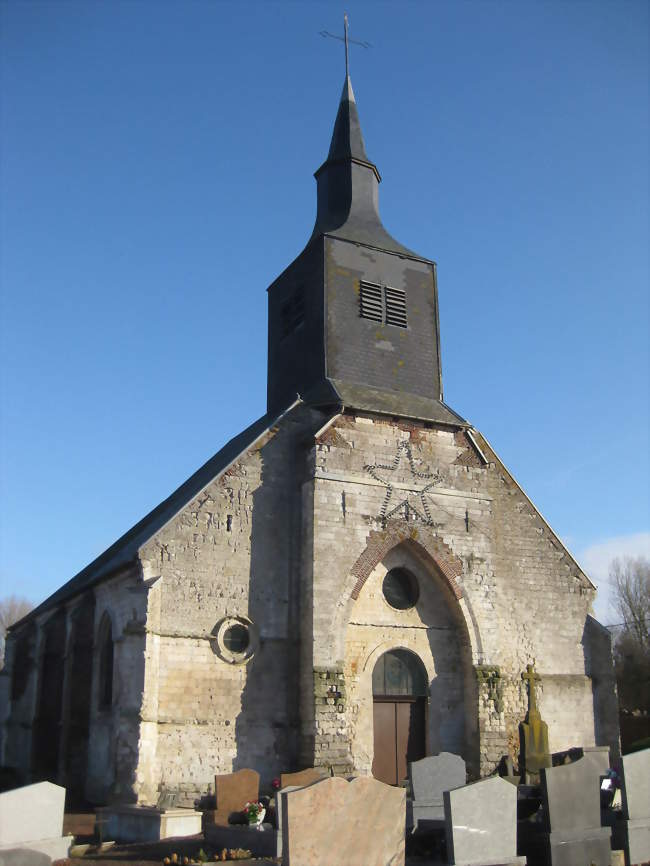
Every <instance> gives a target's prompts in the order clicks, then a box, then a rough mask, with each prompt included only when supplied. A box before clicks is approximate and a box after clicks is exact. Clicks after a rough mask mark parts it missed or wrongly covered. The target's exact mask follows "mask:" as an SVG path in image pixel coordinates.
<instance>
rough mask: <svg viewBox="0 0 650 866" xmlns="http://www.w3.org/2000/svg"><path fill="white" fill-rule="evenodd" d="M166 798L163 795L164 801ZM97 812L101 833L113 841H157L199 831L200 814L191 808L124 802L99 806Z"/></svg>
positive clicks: (189, 834) (190, 834)
mask: <svg viewBox="0 0 650 866" xmlns="http://www.w3.org/2000/svg"><path fill="white" fill-rule="evenodd" d="M168 799H169V798H167V797H165V798H163V802H167V800H168ZM159 802H160V798H159ZM96 812H97V824H98V825H100V826H101V827H102V835H104V836H108V838H109V839H114V840H115V841H116V842H158V841H159V840H160V839H170V838H171V837H172V836H194V835H195V834H196V833H200V832H201V813H200V812H195V811H194V809H183V808H161V807H160V806H139V805H137V804H135V803H124V804H122V805H120V804H116V805H115V806H100V807H99V808H98V809H97V810H96Z"/></svg>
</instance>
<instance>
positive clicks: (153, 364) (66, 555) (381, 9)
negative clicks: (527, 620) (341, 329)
mask: <svg viewBox="0 0 650 866" xmlns="http://www.w3.org/2000/svg"><path fill="white" fill-rule="evenodd" d="M343 11H347V12H348V13H349V16H350V24H351V37H352V38H356V39H362V40H366V41H368V42H370V43H371V44H372V48H370V49H368V50H364V49H362V48H355V47H354V46H353V50H352V57H351V74H352V80H353V83H354V88H355V92H356V96H357V102H358V106H359V111H360V116H361V122H362V126H363V131H364V136H365V140H366V147H367V152H368V155H369V157H370V158H371V159H372V160H373V161H374V162H375V163H376V164H377V166H378V167H379V170H380V172H381V174H382V177H383V182H382V184H381V189H380V196H381V200H380V204H381V211H382V215H383V218H384V223H385V225H386V227H387V228H388V229H389V231H391V233H392V234H394V235H395V236H396V237H397V238H398V239H399V240H400V241H401V242H402V243H404V244H406V245H407V246H409V247H410V248H411V249H415V250H417V251H418V252H420V253H422V254H423V255H426V256H428V257H431V258H433V259H435V260H436V261H437V262H438V277H439V292H440V315H441V334H442V359H443V381H444V386H445V398H446V400H447V402H448V403H449V404H450V405H451V406H452V407H453V408H455V409H456V410H457V411H459V412H460V413H461V414H462V415H464V416H465V417H466V418H468V419H469V420H470V421H472V423H473V424H474V425H475V426H476V427H477V428H478V429H480V430H481V431H482V432H483V433H484V435H485V436H486V437H487V438H488V440H489V441H490V442H491V444H492V445H493V446H494V448H495V449H496V451H497V453H498V454H499V455H500V456H501V458H502V459H503V460H504V462H505V463H506V465H507V466H508V467H509V469H510V470H511V471H512V472H513V474H514V475H515V477H516V478H517V479H518V481H519V482H520V483H521V484H522V486H523V487H524V489H525V490H526V492H527V493H528V495H529V496H530V497H531V498H532V500H533V501H534V502H535V503H536V505H537V506H538V507H539V509H540V510H541V512H542V514H543V515H544V516H545V517H546V518H547V519H548V521H549V522H550V524H551V525H552V526H553V527H554V529H556V531H557V532H558V533H559V534H560V536H561V537H562V538H563V539H564V540H565V541H566V543H567V544H568V546H569V548H570V550H571V551H572V552H573V553H574V554H575V555H576V556H577V557H578V559H579V560H580V559H583V560H584V563H585V566H586V567H587V570H588V571H589V573H590V575H591V576H592V577H593V578H594V580H596V582H600V581H601V580H602V578H603V577H604V575H605V573H606V566H607V562H608V561H609V559H610V558H611V556H613V555H615V554H616V553H624V552H626V551H629V552H632V553H637V554H638V553H642V552H646V554H647V555H650V506H649V486H650V485H649V467H648V452H649V451H650V448H649V441H648V439H649V436H648V428H649V405H648V404H649V397H648V394H649V390H650V388H649V381H648V379H649V358H648V332H649V330H650V315H649V309H648V296H649V279H648V234H649V232H648V229H649V226H648V126H649V123H648V35H647V34H648V5H647V3H646V2H634V0H628V2H625V3H613V2H581V3H568V2H562V3H556V2H543V3H539V2H520V3H516V2H514V0H512V2H487V0H486V2H453V3H452V2H439V3H425V2H410V3H408V2H407V3H387V2H386V3H381V2H372V3H364V2H350V3H348V4H347V5H346V7H345V9H344V8H343V7H341V6H339V5H338V4H337V3H330V2H328V3H319V2H304V3H274V2H264V3H246V2H242V3H226V2H223V3H221V2H199V0H184V2H180V0H177V2H164V0H162V2H160V0H157V2H146V0H128V2H121V0H112V2H99V0H94V2H92V0H89V2H86V0H83V2H80V0H59V2H54V0H49V2H33V0H32V2H15V0H14V2H11V0H4V2H3V3H2V5H1V6H0V13H1V18H2V21H1V24H2V32H1V39H2V51H1V55H2V59H1V61H0V62H1V64H2V66H1V68H0V73H1V78H0V88H1V90H0V96H1V102H2V106H1V117H0V123H1V128H0V132H1V135H2V141H3V144H2V164H1V167H0V200H1V210H0V243H1V262H0V280H1V290H2V310H1V313H2V323H1V331H0V352H1V356H0V362H1V366H2V373H1V376H2V380H1V385H2V393H1V411H2V414H1V416H0V424H1V430H0V432H1V434H2V445H1V470H2V512H1V528H0V529H1V546H2V561H1V565H2V571H1V574H0V581H1V586H0V595H5V594H9V593H12V592H13V593H19V594H22V595H25V596H27V597H28V598H30V599H32V600H33V601H34V602H37V601H40V600H42V599H43V598H44V597H45V596H47V595H48V594H49V593H50V592H52V591H54V589H56V588H57V586H59V585H60V584H61V583H63V582H64V581H65V580H67V579H68V578H70V577H72V576H73V575H74V574H75V573H76V572H77V571H78V570H79V569H81V568H82V567H83V566H84V565H86V564H87V563H88V562H89V561H90V560H91V559H93V558H94V557H95V556H96V555H98V554H99V553H100V552H101V551H102V550H103V549H104V548H105V547H107V546H108V545H109V544H110V543H111V542H112V541H114V540H115V539H116V538H117V537H118V535H120V534H121V533H122V532H124V531H125V530H126V529H128V528H129V526H130V525H132V524H133V523H134V522H135V521H136V520H138V519H139V518H140V517H142V516H143V515H144V514H145V513H146V512H147V511H148V510H150V509H151V508H152V507H153V506H155V505H156V504H157V503H158V502H159V501H160V500H161V499H163V498H164V497H166V496H167V495H168V494H169V493H170V492H171V491H172V490H173V489H174V488H175V487H176V486H177V485H178V484H179V483H181V482H182V481H183V480H184V479H185V478H186V477H187V476H188V475H189V474H190V473H191V472H192V471H194V470H195V469H196V468H197V467H198V466H199V465H201V464H202V463H203V462H204V461H205V460H206V459H207V458H208V457H209V456H211V455H212V454H213V453H214V452H215V451H217V450H218V449H219V448H220V447H221V446H222V445H223V444H224V443H225V442H226V441H227V440H228V439H229V438H230V437H231V436H233V435H234V434H236V433H237V432H239V431H240V430H241V429H242V428H243V427H244V426H246V425H247V424H249V423H250V422H251V421H253V420H254V419H255V418H257V417H258V416H260V415H261V414H263V412H264V410H265V399H266V397H265V389H266V294H265V289H266V287H267V286H268V285H269V283H270V282H271V281H272V280H273V279H274V277H275V276H277V274H278V273H279V272H280V271H281V270H282V269H283V268H284V267H285V266H286V265H287V264H288V263H289V262H290V261H291V260H292V259H293V258H294V257H295V256H296V255H297V253H298V252H299V251H300V250H301V249H302V247H303V245H304V243H305V241H306V240H307V238H308V236H309V234H310V233H311V228H312V225H313V219H314V214H315V182H314V180H313V177H312V173H313V172H314V171H315V169H316V168H318V166H319V165H320V164H321V162H322V161H323V159H324V158H325V155H326V153H327V148H328V145H329V138H330V136H331V130H332V125H333V122H334V116H335V113H336V107H337V102H338V98H339V94H340V90H341V85H342V83H343V56H342V48H341V46H340V44H339V43H337V42H335V41H333V40H327V39H323V38H322V37H321V36H319V31H320V30H323V29H325V30H329V31H334V32H340V30H341V28H342V15H343ZM599 613H600V615H601V616H602V617H603V619H605V620H606V621H612V616H611V615H610V612H609V611H607V610H606V609H605V608H604V607H603V608H601V609H599Z"/></svg>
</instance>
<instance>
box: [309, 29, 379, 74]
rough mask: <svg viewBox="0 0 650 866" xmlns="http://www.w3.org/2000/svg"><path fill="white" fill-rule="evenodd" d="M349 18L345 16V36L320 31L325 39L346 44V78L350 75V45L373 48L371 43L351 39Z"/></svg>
mask: <svg viewBox="0 0 650 866" xmlns="http://www.w3.org/2000/svg"><path fill="white" fill-rule="evenodd" d="M348 26H349V25H348V16H347V15H344V16H343V36H337V35H336V33H330V32H329V31H327V30H320V31H319V33H320V35H321V36H322V37H323V38H327V37H329V38H330V39H338V40H339V42H344V43H345V77H346V78H347V77H348V75H349V74H350V51H349V45H350V44H352V45H360V46H361V47H362V48H372V45H371V44H370V43H369V42H359V41H358V40H356V39H350V37H349V36H348Z"/></svg>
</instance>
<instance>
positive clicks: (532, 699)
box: [521, 665, 542, 716]
mask: <svg viewBox="0 0 650 866" xmlns="http://www.w3.org/2000/svg"><path fill="white" fill-rule="evenodd" d="M521 678H522V680H524V682H527V683H528V715H529V716H530V715H531V714H533V713H537V698H536V695H535V684H536V683H539V682H541V681H542V678H541V677H540V675H539V674H536V673H535V665H526V673H525V674H522V675H521Z"/></svg>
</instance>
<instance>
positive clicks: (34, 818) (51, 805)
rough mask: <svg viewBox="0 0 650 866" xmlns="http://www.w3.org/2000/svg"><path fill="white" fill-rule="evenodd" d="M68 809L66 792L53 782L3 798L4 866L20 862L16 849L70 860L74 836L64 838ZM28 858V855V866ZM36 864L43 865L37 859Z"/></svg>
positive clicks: (0, 856)
mask: <svg viewBox="0 0 650 866" xmlns="http://www.w3.org/2000/svg"><path fill="white" fill-rule="evenodd" d="M64 808H65V788H61V787H60V786H59V785H53V784H52V783H51V782H38V783H37V784H36V785H26V786H25V787H23V788H15V789H14V790H13V791H5V792H4V793H2V794H0V863H2V862H3V861H6V862H18V861H17V860H16V859H15V856H14V854H13V852H14V851H15V850H16V849H18V850H20V851H25V852H41V853H43V854H45V855H47V856H49V857H50V859H51V860H59V859H62V858H64V857H67V856H68V850H69V848H70V845H71V843H72V836H63V835H62V833H63V813H64ZM10 852H11V853H10ZM28 858H29V855H28V854H27V853H25V854H24V863H25V864H28V863H29V862H30V860H29V859H28ZM41 859H42V858H41ZM32 860H33V861H34V862H35V863H36V862H39V858H38V857H37V856H36V855H34V857H32Z"/></svg>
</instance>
